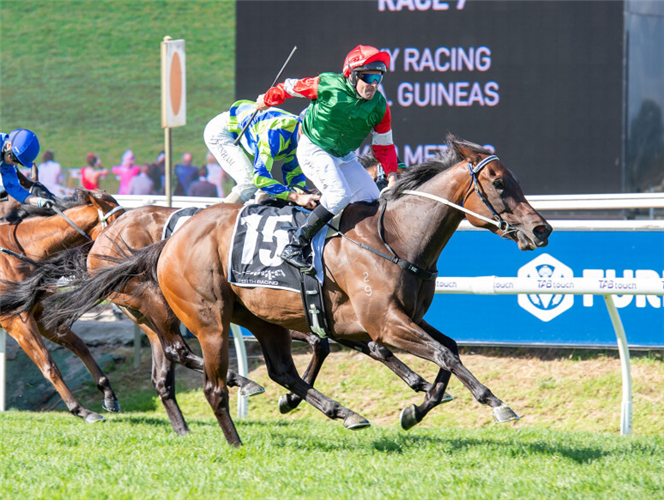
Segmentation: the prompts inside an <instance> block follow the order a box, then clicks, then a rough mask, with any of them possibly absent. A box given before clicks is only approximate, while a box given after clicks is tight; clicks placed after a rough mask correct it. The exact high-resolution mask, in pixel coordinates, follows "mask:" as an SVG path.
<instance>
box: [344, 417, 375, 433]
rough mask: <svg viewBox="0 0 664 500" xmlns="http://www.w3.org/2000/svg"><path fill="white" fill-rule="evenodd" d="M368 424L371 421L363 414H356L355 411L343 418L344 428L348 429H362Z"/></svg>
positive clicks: (369, 424) (368, 425)
mask: <svg viewBox="0 0 664 500" xmlns="http://www.w3.org/2000/svg"><path fill="white" fill-rule="evenodd" d="M370 426H371V422H369V421H368V420H367V419H366V418H364V417H363V416H361V415H358V414H357V413H353V414H352V415H349V416H347V417H346V420H344V427H345V428H346V429H350V430H351V431H359V430H360V429H364V428H365V427H370Z"/></svg>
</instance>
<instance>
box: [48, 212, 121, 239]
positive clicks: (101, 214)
mask: <svg viewBox="0 0 664 500" xmlns="http://www.w3.org/2000/svg"><path fill="white" fill-rule="evenodd" d="M51 208H52V209H53V210H54V211H55V213H56V214H58V215H59V216H60V217H62V218H63V219H64V220H66V221H67V223H68V224H69V225H70V226H71V227H73V228H74V229H76V230H77V231H78V232H79V233H80V234H81V235H83V236H85V237H86V238H87V239H88V240H92V238H90V236H88V235H87V234H86V233H85V232H84V231H83V230H82V229H81V228H80V227H78V226H77V225H76V224H75V223H74V221H73V220H71V219H70V218H69V217H67V216H66V215H65V214H64V212H62V210H60V209H59V208H58V207H56V206H55V205H53V206H52V207H51ZM124 209H125V208H124V207H122V206H120V205H118V206H117V207H115V208H113V209H112V210H110V211H109V212H108V213H107V214H104V212H102V211H101V209H100V208H98V209H97V213H98V214H99V222H101V228H102V229H106V227H107V226H108V222H107V221H108V219H109V218H110V217H111V215H113V214H115V213H116V212H119V211H120V210H124Z"/></svg>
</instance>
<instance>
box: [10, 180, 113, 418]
mask: <svg viewBox="0 0 664 500" xmlns="http://www.w3.org/2000/svg"><path fill="white" fill-rule="evenodd" d="M62 206H63V208H66V207H70V208H66V209H65V211H64V214H65V215H66V217H67V218H69V219H70V220H71V221H72V222H73V223H74V224H75V225H76V226H77V227H78V229H77V228H74V227H73V226H72V225H70V224H69V223H68V222H67V221H66V220H65V219H64V218H63V217H62V216H60V215H53V214H54V212H53V211H52V210H51V209H43V208H42V209H40V208H36V207H27V206H26V207H21V209H20V210H21V211H27V212H33V213H37V214H48V215H49V216H45V217H44V216H41V217H27V218H25V219H21V218H19V219H17V221H16V222H15V223H12V224H8V223H5V224H0V295H2V294H4V293H5V290H4V286H2V285H3V284H6V282H17V281H23V280H25V279H26V278H28V277H29V276H30V272H31V268H32V269H34V267H33V264H37V262H38V261H40V260H44V259H47V258H49V257H52V256H53V255H55V254H56V253H58V252H61V251H62V250H65V249H67V248H71V247H76V246H79V245H83V244H84V243H86V242H87V241H89V239H94V238H96V236H97V235H98V234H99V233H100V232H101V230H102V228H103V227H105V226H106V224H107V223H108V222H109V221H112V220H114V219H115V218H117V217H118V216H119V214H120V213H121V212H122V209H121V207H118V204H117V202H116V201H115V199H114V198H113V197H112V196H110V195H109V194H107V193H106V192H105V191H84V190H80V191H78V192H77V195H76V197H74V198H71V199H66V200H63V205H62ZM79 230H80V232H79ZM81 232H82V233H83V234H81ZM85 235H87V236H85ZM1 298H2V299H5V298H7V296H5V295H3V296H2V297H1ZM0 310H2V316H0V324H1V325H2V327H3V328H4V329H5V330H6V331H7V333H9V335H11V336H12V337H14V338H15V339H16V340H17V342H18V343H19V345H20V346H21V348H22V349H23V350H24V351H25V353H26V354H27V355H28V356H29V357H30V359H32V361H33V362H34V363H35V364H36V365H37V367H38V368H39V369H40V370H41V372H42V374H43V375H44V377H45V378H46V379H47V380H49V381H50V382H51V383H52V384H53V385H54V386H55V389H56V390H57V392H58V393H59V394H60V396H61V397H62V399H63V401H64V402H65V404H66V405H67V408H68V409H69V411H70V412H71V413H72V414H73V415H75V416H77V417H80V418H83V419H84V420H85V421H86V422H88V423H92V422H97V421H99V420H104V418H103V417H102V416H101V415H99V414H98V413H96V412H93V411H91V410H88V409H87V408H84V407H83V405H81V403H80V402H79V401H78V399H77V398H76V397H75V396H74V395H73V394H72V392H71V391H70V390H69V388H68V387H67V385H66V384H65V382H64V380H63V378H62V374H61V373H60V371H59V370H58V367H57V366H56V365H55V363H54V362H53V359H52V358H51V355H50V354H49V352H48V350H47V349H46V346H45V344H44V341H43V340H42V338H41V337H42V336H44V337H45V338H47V339H49V340H51V341H53V342H55V343H56V344H59V345H61V346H63V347H66V348H67V349H69V350H70V351H72V352H73V353H74V354H75V355H76V356H78V357H79V358H80V359H81V360H82V361H83V363H84V364H85V366H86V367H87V369H88V371H89V372H90V374H91V375H92V377H93V378H94V380H95V383H96V385H97V388H98V389H99V390H100V391H101V392H102V393H103V394H104V402H103V407H104V409H106V410H108V411H113V412H118V411H120V405H119V404H118V401H117V398H116V396H115V393H114V392H113V389H112V388H111V385H110V382H109V381H108V378H107V377H106V376H105V375H104V373H103V372H102V370H101V369H100V368H99V365H97V363H96V362H95V360H94V358H93V357H92V355H91V354H90V351H89V350H88V348H87V346H86V345H85V344H84V343H83V341H82V340H81V339H80V338H79V337H78V336H77V335H75V334H74V333H73V332H72V331H71V330H69V329H65V330H63V331H61V332H59V333H58V334H56V333H55V332H54V330H53V329H47V328H45V327H44V325H43V324H42V322H41V320H40V315H41V313H42V310H41V308H39V307H38V308H36V309H34V310H33V311H28V312H25V313H23V314H20V315H17V316H7V315H6V314H5V308H3V307H0Z"/></svg>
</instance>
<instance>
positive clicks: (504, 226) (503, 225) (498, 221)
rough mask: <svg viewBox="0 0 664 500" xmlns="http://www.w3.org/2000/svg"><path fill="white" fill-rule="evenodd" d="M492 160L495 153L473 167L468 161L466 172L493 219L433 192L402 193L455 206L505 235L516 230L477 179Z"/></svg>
mask: <svg viewBox="0 0 664 500" xmlns="http://www.w3.org/2000/svg"><path fill="white" fill-rule="evenodd" d="M494 160H498V157H497V156H496V155H491V156H487V157H486V158H484V159H483V160H482V161H481V162H479V163H478V164H477V166H476V167H475V168H473V165H472V163H470V162H468V172H469V173H470V178H471V179H472V181H473V183H472V186H471V187H473V188H474V189H475V192H476V193H477V196H479V198H480V200H481V201H482V203H484V204H485V205H486V206H487V208H488V209H489V210H490V211H491V213H492V214H493V219H489V218H488V217H484V216H483V215H480V214H478V213H476V212H473V211H472V210H469V209H467V208H466V207H463V206H461V205H457V204H456V203H453V202H451V201H449V200H446V199H445V198H441V197H440V196H436V195H433V194H429V193H423V192H421V191H413V190H410V189H408V190H405V191H403V193H404V194H410V195H413V196H420V197H422V198H428V199H430V200H434V201H437V202H439V203H443V204H444V205H447V206H449V207H452V208H456V209H457V210H459V211H461V212H464V213H466V214H468V215H472V216H473V217H475V218H477V219H480V220H482V221H484V222H487V223H489V224H493V225H494V226H496V227H497V228H498V229H500V230H501V231H502V232H503V235H502V237H506V236H507V234H509V233H513V232H515V231H516V229H515V228H514V227H512V226H511V225H510V223H509V222H507V221H505V220H503V218H502V217H501V216H500V215H499V214H498V212H496V210H495V209H494V208H493V206H492V205H491V203H489V201H488V200H487V199H486V196H484V194H483V192H482V190H481V189H480V183H479V180H478V179H477V174H479V173H480V172H481V171H482V169H483V168H484V167H485V166H486V165H487V164H489V163H491V162H492V161H494Z"/></svg>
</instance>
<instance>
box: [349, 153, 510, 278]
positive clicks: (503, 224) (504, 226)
mask: <svg viewBox="0 0 664 500" xmlns="http://www.w3.org/2000/svg"><path fill="white" fill-rule="evenodd" d="M492 161H499V159H498V157H497V156H496V155H491V156H487V157H486V158H484V159H483V160H482V161H481V162H479V163H478V164H477V165H476V166H475V167H473V164H472V163H471V162H468V172H469V173H470V177H471V179H472V184H471V187H472V188H474V189H475V192H476V193H477V196H479V198H480V200H482V203H484V204H485V205H486V206H487V207H488V209H489V210H490V211H491V213H492V214H493V219H489V218H488V217H484V216H483V215H480V214H478V213H476V212H473V211H472V210H469V209H467V208H466V207H463V206H461V205H457V204H456V203H453V202H451V201H449V200H446V199H445V198H441V197H440V196H436V195H433V194H429V193H423V192H421V191H414V190H411V189H408V190H405V191H403V193H404V194H410V195H413V196H420V197H422V198H428V199H430V200H434V201H437V202H439V203H443V204H444V205H447V206H449V207H452V208H455V209H457V210H459V211H461V212H464V213H466V214H468V215H472V216H473V217H476V218H478V219H480V220H482V221H484V222H487V223H489V224H493V225H494V226H496V227H498V229H499V230H501V231H502V232H503V234H502V237H503V238H505V237H507V235H508V234H509V233H513V232H515V231H516V229H515V228H514V227H512V226H511V225H510V223H509V222H507V221H505V220H503V218H502V217H501V216H500V214H499V213H498V212H496V210H495V209H494V208H493V206H492V205H491V203H489V200H487V199H486V196H484V193H483V192H482V189H481V185H480V182H479V180H478V178H477V175H478V174H479V173H480V172H481V171H482V169H483V168H484V167H485V166H486V165H488V164H489V163H491V162H492ZM469 189H470V188H469ZM386 208H387V202H385V203H383V204H382V206H381V208H380V215H379V216H378V236H380V240H381V241H382V242H383V245H385V248H387V250H388V251H389V252H390V254H391V255H388V254H386V253H383V252H380V251H378V250H376V249H375V248H371V247H370V246H368V245H365V244H364V243H361V242H359V241H355V240H353V239H352V238H349V237H348V236H346V235H345V234H344V233H342V232H341V231H337V232H338V233H339V234H340V235H341V236H343V237H344V238H346V239H347V240H348V241H350V242H352V243H355V244H356V245H357V246H359V247H360V248H363V249H365V250H369V251H370V252H371V253H373V254H376V255H378V256H379V257H382V258H384V259H387V260H389V261H390V262H393V263H395V264H396V265H398V266H399V267H400V268H401V269H403V270H405V271H407V272H409V273H411V274H414V275H415V276H417V277H418V278H419V279H421V280H423V281H433V280H435V279H436V276H438V271H426V270H424V269H422V268H421V267H419V266H417V265H415V264H413V263H412V262H408V261H407V260H404V259H401V258H399V257H398V256H397V254H396V253H395V252H394V250H392V248H391V247H390V245H388V244H387V242H386V241H385V238H384V237H383V215H385V209H386Z"/></svg>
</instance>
